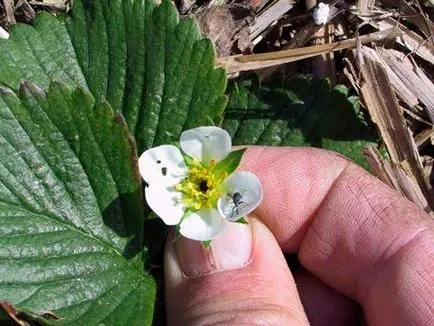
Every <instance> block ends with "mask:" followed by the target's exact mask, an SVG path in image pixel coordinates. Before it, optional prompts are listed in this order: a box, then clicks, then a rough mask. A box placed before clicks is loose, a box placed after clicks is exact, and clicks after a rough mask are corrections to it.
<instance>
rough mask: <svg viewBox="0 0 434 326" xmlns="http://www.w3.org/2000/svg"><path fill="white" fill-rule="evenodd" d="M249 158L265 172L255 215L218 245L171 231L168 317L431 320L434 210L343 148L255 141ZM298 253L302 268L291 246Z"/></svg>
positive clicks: (279, 321) (205, 321) (180, 321)
mask: <svg viewBox="0 0 434 326" xmlns="http://www.w3.org/2000/svg"><path fill="white" fill-rule="evenodd" d="M240 169H241V170H248V171H252V172H253V173H255V174H256V175H257V176H258V177H259V179H260V180H261V182H262V186H263V189H264V200H263V202H262V204H261V205H260V206H259V207H258V208H257V209H256V211H255V215H252V216H250V218H249V226H247V225H243V224H235V223H231V227H229V228H228V229H227V230H226V231H225V232H224V233H223V234H222V235H221V236H219V237H218V238H216V239H214V240H213V242H212V246H211V250H208V251H207V250H205V249H204V248H202V245H201V243H200V242H195V241H192V240H188V239H185V238H180V239H177V240H175V241H172V239H171V238H170V237H169V239H168V242H167V245H166V255H165V296H166V308H167V314H168V323H169V324H170V325H210V324H226V325H227V324H232V325H236V324H246V325H254V324H267V325H290V324H291V325H307V324H308V323H309V322H310V323H311V325H353V324H355V319H356V318H359V317H358V316H357V309H358V308H357V305H356V303H355V302H354V301H353V300H355V301H357V302H358V303H359V304H360V305H361V306H362V307H363V312H364V315H365V318H366V320H367V322H368V324H369V325H394V326H395V325H434V241H433V239H434V221H433V220H432V219H431V217H430V216H428V215H427V214H426V213H425V212H423V211H421V210H419V209H418V208H417V207H416V206H415V205H414V204H412V203H410V202H409V201H408V200H406V199H404V198H403V197H402V196H400V195H399V194H397V193H396V192H394V191H393V190H392V189H390V188H389V187H388V186H386V185H384V184H383V183H381V182H380V181H378V180H377V179H376V178H374V177H372V176H371V175H369V174H368V173H367V172H365V171H364V170H362V169H361V168H359V167H357V166H356V165H354V164H353V163H351V162H349V161H348V160H346V159H345V158H342V157H341V156H339V155H338V154H334V153H330V152H326V151H323V150H317V149H303V148H266V147H253V148H249V149H248V151H247V152H246V154H245V156H244V158H243V161H242V163H241V166H240ZM282 251H283V252H285V253H298V258H299V260H300V262H301V264H302V265H303V267H304V268H305V269H306V271H305V272H300V273H296V274H294V275H293V274H292V273H291V271H290V270H289V268H288V265H287V263H286V261H285V258H284V256H283V253H282Z"/></svg>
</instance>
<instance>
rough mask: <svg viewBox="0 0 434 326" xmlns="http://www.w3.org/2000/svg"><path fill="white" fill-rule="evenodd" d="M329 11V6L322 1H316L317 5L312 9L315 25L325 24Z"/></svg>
mask: <svg viewBox="0 0 434 326" xmlns="http://www.w3.org/2000/svg"><path fill="white" fill-rule="evenodd" d="M329 13H330V6H329V5H328V4H325V3H323V2H320V3H318V5H317V6H316V7H315V9H314V10H313V20H314V22H315V24H316V25H322V24H327V21H328V18H329Z"/></svg>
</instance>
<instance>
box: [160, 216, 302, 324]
mask: <svg viewBox="0 0 434 326" xmlns="http://www.w3.org/2000/svg"><path fill="white" fill-rule="evenodd" d="M249 220H250V222H249V224H250V227H251V232H252V239H251V241H252V248H251V256H250V257H249V259H248V261H247V262H246V263H245V264H244V265H243V266H241V265H240V266H236V267H235V268H232V267H230V268H227V266H226V267H225V268H221V265H220V263H219V262H218V261H219V257H216V256H215V254H217V255H219V256H221V255H223V256H225V253H223V252H219V253H216V252H214V251H213V250H211V252H210V251H208V252H207V253H206V254H204V253H203V250H204V248H201V247H199V249H197V248H198V247H196V249H194V250H192V251H190V252H191V254H192V255H199V256H198V257H196V258H198V260H199V264H204V266H205V267H204V268H205V269H208V272H204V273H200V274H191V275H186V273H185V272H184V271H183V270H182V266H183V263H181V262H179V260H178V259H179V254H178V253H177V249H176V245H175V246H174V245H173V243H172V242H171V241H170V242H168V244H167V248H166V258H165V273H166V279H165V280H166V284H165V287H166V288H165V291H166V306H167V312H168V318H169V323H170V321H171V320H172V319H173V318H177V319H176V322H175V321H174V320H172V321H173V323H174V324H175V323H176V324H190V323H192V322H191V321H193V320H194V323H195V324H210V323H211V324H212V323H218V322H220V323H225V322H226V323H228V322H229V323H231V324H237V323H247V324H253V323H254V322H256V321H257V320H263V321H268V322H269V323H276V321H277V320H278V321H279V324H282V323H283V324H285V323H288V322H291V321H292V322H294V321H295V322H300V323H301V324H307V319H306V316H305V314H304V311H303V307H302V305H301V302H300V299H299V297H298V293H297V289H296V286H295V284H294V281H293V278H292V275H291V273H290V271H289V269H288V267H287V265H286V261H285V259H284V257H283V254H282V252H281V250H280V248H279V246H278V244H277V243H276V241H275V239H274V237H273V235H272V233H271V232H270V231H269V230H268V228H267V227H266V226H265V225H263V224H262V223H261V222H260V221H258V220H256V219H254V218H253V219H252V218H250V219H249ZM235 234H236V233H235ZM233 235H234V234H232V235H231V238H230V239H229V238H226V241H227V242H230V241H232V242H235V243H236V242H239V241H240V240H239V239H237V238H236V237H233ZM181 241H189V240H186V239H182V240H181ZM196 245H199V246H200V243H197V242H196V243H192V242H191V241H190V243H188V244H187V246H188V247H190V248H193V247H194V246H196ZM235 245H236V244H235ZM212 248H213V245H211V249H212ZM178 250H179V248H178ZM219 250H224V248H223V247H222V248H220V249H218V250H217V251H219ZM226 250H229V251H231V250H232V249H231V246H230V244H229V243H227V244H226ZM226 256H227V255H226ZM193 259H194V258H193ZM224 259H228V257H225V258H224ZM230 259H232V258H230ZM231 264H233V262H232V263H231ZM229 265H230V264H229ZM196 269H197V267H196ZM202 271H204V270H202ZM174 316H176V317H174Z"/></svg>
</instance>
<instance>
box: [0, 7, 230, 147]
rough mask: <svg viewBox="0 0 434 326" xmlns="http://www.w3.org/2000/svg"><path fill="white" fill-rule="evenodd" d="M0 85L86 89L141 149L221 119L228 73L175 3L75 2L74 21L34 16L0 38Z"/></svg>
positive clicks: (43, 15)
mask: <svg viewBox="0 0 434 326" xmlns="http://www.w3.org/2000/svg"><path fill="white" fill-rule="evenodd" d="M0 57H1V58H2V64H1V65H0V84H3V85H7V86H9V87H10V88H12V89H14V90H17V89H18V87H19V83H20V81H21V80H23V79H24V80H28V81H31V82H34V83H36V84H37V85H38V86H39V87H41V88H42V89H43V90H47V89H48V86H49V84H50V82H51V81H52V80H54V81H59V82H63V83H66V84H68V85H70V86H72V87H76V86H80V87H81V88H84V89H89V90H90V91H91V93H92V94H93V96H94V98H97V99H99V98H101V97H104V98H106V99H107V101H108V103H109V104H110V105H111V106H112V108H113V109H114V111H115V112H122V113H123V115H124V117H125V119H126V121H127V124H128V126H129V128H130V130H131V132H132V133H133V134H134V135H135V138H136V141H137V149H138V152H139V153H142V152H143V151H145V150H146V149H148V148H150V147H153V146H156V145H159V144H163V143H168V142H170V141H171V140H173V138H171V136H170V135H174V136H175V137H176V139H178V138H179V135H180V133H181V132H182V130H185V129H190V128H193V127H196V126H200V125H207V124H210V122H212V121H220V120H221V115H222V113H223V109H224V107H225V105H226V102H227V99H226V97H225V96H224V92H225V89H226V73H225V71H224V70H223V69H214V65H215V53H214V48H213V46H212V44H211V41H210V40H209V39H205V38H201V37H200V31H199V28H198V25H197V23H196V21H195V20H194V19H191V18H188V19H184V20H182V21H179V17H178V13H177V10H176V8H175V6H174V4H173V3H172V1H170V0H163V2H162V4H161V5H160V6H156V4H155V2H154V1H153V0H93V1H88V0H76V1H74V7H73V10H72V13H71V17H64V18H56V17H53V16H51V15H49V14H47V13H42V14H39V15H38V16H37V18H36V19H35V21H34V23H33V27H32V26H28V25H20V24H19V25H16V26H14V28H13V29H12V32H11V38H10V40H0Z"/></svg>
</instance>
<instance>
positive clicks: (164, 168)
mask: <svg viewBox="0 0 434 326" xmlns="http://www.w3.org/2000/svg"><path fill="white" fill-rule="evenodd" d="M161 174H162V175H163V176H165V175H166V174H167V168H166V167H162V168H161Z"/></svg>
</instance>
